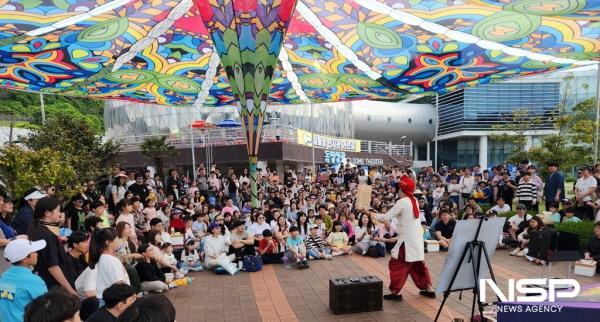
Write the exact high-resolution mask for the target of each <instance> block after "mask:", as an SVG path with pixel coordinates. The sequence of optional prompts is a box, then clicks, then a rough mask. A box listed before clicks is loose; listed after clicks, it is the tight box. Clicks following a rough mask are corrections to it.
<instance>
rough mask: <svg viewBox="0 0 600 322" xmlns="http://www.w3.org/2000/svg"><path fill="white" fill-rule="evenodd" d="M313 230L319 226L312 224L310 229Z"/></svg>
mask: <svg viewBox="0 0 600 322" xmlns="http://www.w3.org/2000/svg"><path fill="white" fill-rule="evenodd" d="M315 228H319V225H317V224H314V225H312V226H310V229H315Z"/></svg>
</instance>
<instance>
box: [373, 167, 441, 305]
mask: <svg viewBox="0 0 600 322" xmlns="http://www.w3.org/2000/svg"><path fill="white" fill-rule="evenodd" d="M398 184H399V188H400V189H399V190H400V191H399V195H400V199H399V200H398V201H396V204H395V205H394V207H392V209H390V210H389V211H388V212H387V213H385V214H377V216H376V218H377V221H379V222H383V221H384V220H386V219H387V220H390V221H392V220H393V219H395V220H396V221H397V223H398V224H397V229H398V241H397V242H396V245H395V246H394V248H393V249H392V258H391V259H390V262H389V269H390V291H391V294H386V295H384V296H383V298H384V299H386V300H395V301H402V295H401V294H400V291H401V290H402V287H403V286H404V283H405V282H406V280H407V279H408V275H410V277H411V278H412V279H413V281H414V282H415V285H416V286H417V287H418V288H419V289H420V290H421V291H420V292H419V294H420V295H422V296H425V297H430V298H435V292H434V291H433V286H432V284H431V277H430V276H429V270H428V269H427V266H426V265H425V250H424V247H423V234H422V232H421V220H420V218H419V205H418V203H417V200H416V199H415V197H413V192H414V191H415V182H414V181H413V180H412V179H410V178H409V177H408V176H403V177H402V179H401V180H400V182H399V183H398Z"/></svg>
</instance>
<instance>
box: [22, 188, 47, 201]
mask: <svg viewBox="0 0 600 322" xmlns="http://www.w3.org/2000/svg"><path fill="white" fill-rule="evenodd" d="M47 196H48V195H47V194H45V193H41V192H40V191H39V190H36V191H34V192H32V193H30V194H28V195H27V196H25V200H38V199H42V198H44V197H47Z"/></svg>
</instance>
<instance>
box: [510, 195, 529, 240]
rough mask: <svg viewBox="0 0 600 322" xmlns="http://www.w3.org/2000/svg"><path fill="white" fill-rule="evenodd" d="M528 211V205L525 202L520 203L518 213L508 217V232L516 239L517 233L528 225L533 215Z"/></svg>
mask: <svg viewBox="0 0 600 322" xmlns="http://www.w3.org/2000/svg"><path fill="white" fill-rule="evenodd" d="M526 211H527V207H526V206H525V205H524V204H518V205H517V212H516V214H515V215H514V216H512V217H510V218H508V224H509V228H508V233H509V234H510V237H511V238H512V239H513V240H514V241H516V240H517V235H518V234H520V233H521V232H522V231H523V230H524V229H525V227H527V222H528V221H529V219H531V215H529V214H527V213H526Z"/></svg>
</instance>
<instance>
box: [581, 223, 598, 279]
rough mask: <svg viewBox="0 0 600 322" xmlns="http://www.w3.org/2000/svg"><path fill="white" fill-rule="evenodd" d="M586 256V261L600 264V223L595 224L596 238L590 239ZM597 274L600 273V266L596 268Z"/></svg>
mask: <svg viewBox="0 0 600 322" xmlns="http://www.w3.org/2000/svg"><path fill="white" fill-rule="evenodd" d="M584 255H585V259H593V260H595V261H596V262H600V222H597V223H595V224H594V236H592V238H590V241H589V242H588V246H587V248H586V250H585V253H584ZM596 273H600V265H597V266H596Z"/></svg>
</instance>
